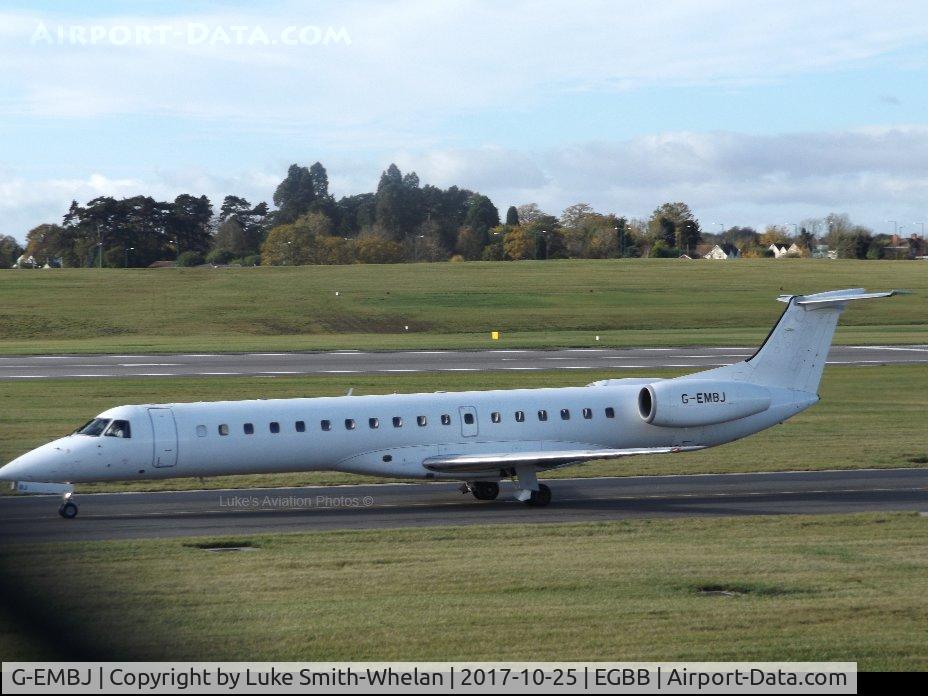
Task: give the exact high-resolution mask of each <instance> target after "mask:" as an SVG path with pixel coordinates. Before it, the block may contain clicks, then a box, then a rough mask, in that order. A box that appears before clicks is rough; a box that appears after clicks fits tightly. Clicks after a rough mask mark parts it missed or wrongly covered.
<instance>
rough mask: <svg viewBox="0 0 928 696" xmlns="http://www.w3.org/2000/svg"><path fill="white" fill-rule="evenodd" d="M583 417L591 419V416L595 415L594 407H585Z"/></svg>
mask: <svg viewBox="0 0 928 696" xmlns="http://www.w3.org/2000/svg"><path fill="white" fill-rule="evenodd" d="M583 417H584V418H586V419H587V420H590V418H592V417H593V409H591V408H585V409H583Z"/></svg>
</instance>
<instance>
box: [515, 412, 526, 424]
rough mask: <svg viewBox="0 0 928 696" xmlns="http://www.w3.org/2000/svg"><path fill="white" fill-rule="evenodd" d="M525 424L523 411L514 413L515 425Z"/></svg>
mask: <svg viewBox="0 0 928 696" xmlns="http://www.w3.org/2000/svg"><path fill="white" fill-rule="evenodd" d="M524 422H525V411H516V423H524Z"/></svg>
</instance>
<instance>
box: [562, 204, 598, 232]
mask: <svg viewBox="0 0 928 696" xmlns="http://www.w3.org/2000/svg"><path fill="white" fill-rule="evenodd" d="M594 213H595V211H594V210H593V206H591V205H588V204H587V203H575V204H574V205H571V206H569V207H567V208H564V212H563V213H561V225H562V226H563V227H565V228H568V229H571V228H578V227H580V225H581V224H582V223H583V220H584V218H586V217H587V216H589V215H593V214H594Z"/></svg>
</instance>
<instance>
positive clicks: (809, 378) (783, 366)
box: [713, 288, 898, 394]
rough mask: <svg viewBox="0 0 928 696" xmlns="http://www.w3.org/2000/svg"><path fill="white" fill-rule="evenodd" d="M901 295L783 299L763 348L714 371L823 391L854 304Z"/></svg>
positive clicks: (845, 293) (836, 293)
mask: <svg viewBox="0 0 928 696" xmlns="http://www.w3.org/2000/svg"><path fill="white" fill-rule="evenodd" d="M895 294H898V291H896V290H892V291H889V292H870V293H868V292H867V291H865V290H864V289H863V288H856V289H852V290H833V291H831V292H821V293H817V294H815V295H781V296H780V297H778V298H777V299H778V300H780V301H781V302H786V310H785V311H784V312H783V315H782V316H781V317H780V320H779V321H778V322H777V323H776V325H775V326H774V327H773V329H772V330H771V331H770V333H769V334H768V335H767V338H766V340H765V341H764V342H763V344H761V347H760V348H759V349H758V350H757V352H756V353H754V355H753V356H751V357H750V358H748V359H747V360H746V361H745V362H743V363H737V364H735V365H729V366H728V367H723V368H720V369H719V370H717V371H713V372H715V373H716V374H718V375H721V374H727V373H729V372H731V373H734V374H737V375H738V378H739V379H744V380H745V381H748V382H753V383H755V384H763V385H766V386H771V387H782V388H785V389H796V390H799V391H804V392H808V393H810V394H816V393H818V385H819V381H820V380H821V378H822V370H824V369H825V363H826V361H827V360H828V350H829V349H830V348H831V339H832V337H833V336H834V333H835V328H836V327H837V325H838V318H839V317H840V316H841V312H843V311H844V308H845V307H846V306H847V303H848V302H851V301H853V300H869V299H873V298H878V297H891V296H892V295H895Z"/></svg>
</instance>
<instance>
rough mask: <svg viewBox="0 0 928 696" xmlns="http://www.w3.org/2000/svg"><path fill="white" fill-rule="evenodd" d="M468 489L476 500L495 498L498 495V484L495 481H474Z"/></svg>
mask: <svg viewBox="0 0 928 696" xmlns="http://www.w3.org/2000/svg"><path fill="white" fill-rule="evenodd" d="M470 490H471V493H473V494H474V497H475V498H476V499H477V500H496V498H497V497H498V496H499V484H498V483H496V481H475V482H474V483H472V484H471V485H470Z"/></svg>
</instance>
